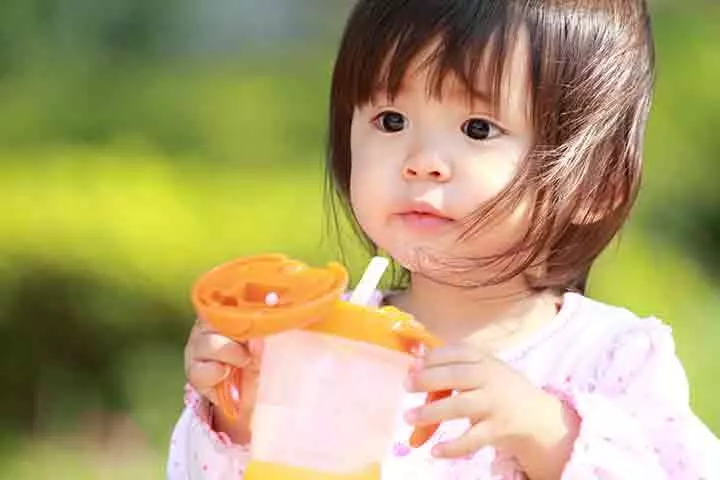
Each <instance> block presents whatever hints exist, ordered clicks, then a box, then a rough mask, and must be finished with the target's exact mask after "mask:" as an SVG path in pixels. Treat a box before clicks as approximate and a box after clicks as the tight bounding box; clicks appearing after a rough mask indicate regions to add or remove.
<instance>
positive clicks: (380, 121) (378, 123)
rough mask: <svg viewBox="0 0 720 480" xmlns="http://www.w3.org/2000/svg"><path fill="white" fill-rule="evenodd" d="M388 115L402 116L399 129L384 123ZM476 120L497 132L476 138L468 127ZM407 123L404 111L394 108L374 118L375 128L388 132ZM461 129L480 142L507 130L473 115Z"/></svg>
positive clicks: (390, 132) (400, 127) (392, 131)
mask: <svg viewBox="0 0 720 480" xmlns="http://www.w3.org/2000/svg"><path fill="white" fill-rule="evenodd" d="M388 115H398V116H400V117H402V118H401V120H402V125H401V126H399V128H398V129H392V128H390V129H388V128H387V125H385V124H384V120H386V119H387V118H388ZM474 121H477V122H483V123H484V125H483V126H484V127H487V130H489V131H490V132H493V131H495V132H496V133H494V134H491V133H488V134H487V136H485V137H483V138H474V137H473V136H472V135H471V134H470V133H469V130H468V129H469V128H470V127H471V122H474ZM407 123H408V122H407V118H406V117H405V116H404V115H403V114H402V113H399V112H397V111H394V110H385V111H382V112H380V113H379V114H378V115H376V116H375V117H373V119H372V124H373V125H374V126H375V128H377V129H378V130H380V131H381V132H383V133H388V134H392V133H398V132H401V131H402V130H404V129H405V128H407ZM396 126H397V125H396ZM460 130H461V131H462V132H463V133H464V134H465V135H466V136H467V137H468V138H470V139H471V140H473V141H478V142H479V141H487V140H492V139H494V138H496V137H498V136H500V135H504V134H505V133H506V132H505V130H504V129H503V128H502V127H500V126H498V125H497V124H495V123H494V122H492V121H490V120H488V119H486V118H482V117H472V118H469V119H468V120H466V121H465V122H463V124H462V125H461V127H460ZM483 130H485V128H484V129H483Z"/></svg>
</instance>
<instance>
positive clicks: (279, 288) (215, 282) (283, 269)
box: [192, 254, 348, 341]
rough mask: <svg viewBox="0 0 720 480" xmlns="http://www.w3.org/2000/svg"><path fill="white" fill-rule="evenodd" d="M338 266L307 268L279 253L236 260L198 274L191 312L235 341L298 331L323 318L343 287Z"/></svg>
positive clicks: (343, 277) (344, 274) (345, 275)
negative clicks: (295, 329)
mask: <svg viewBox="0 0 720 480" xmlns="http://www.w3.org/2000/svg"><path fill="white" fill-rule="evenodd" d="M347 284H348V273H347V270H345V268H344V267H343V266H342V265H340V264H338V263H330V264H328V265H327V266H326V267H325V268H312V267H309V266H308V265H306V264H304V263H302V262H299V261H297V260H292V259H290V258H288V257H287V256H285V255H281V254H269V255H258V256H252V257H246V258H241V259H237V260H234V261H231V262H228V263H225V264H223V265H220V266H218V267H215V268H213V269H212V270H210V271H209V272H207V273H205V274H204V275H202V276H201V277H200V278H199V279H198V281H197V282H196V283H195V285H194V286H193V289H192V302H193V305H194V307H195V310H196V312H197V314H198V315H199V316H200V317H201V318H202V319H204V320H205V321H207V322H208V323H209V324H210V325H211V326H213V327H214V328H215V329H217V330H218V331H220V332H222V333H223V334H224V335H226V336H228V337H230V338H233V339H234V340H237V341H245V340H248V339H250V338H254V337H263V336H268V335H272V334H274V333H278V332H281V331H284V330H289V329H294V328H304V327H306V326H307V325H309V324H310V323H312V322H316V321H318V320H320V319H323V318H325V317H326V316H327V315H328V314H329V313H330V312H331V311H332V309H333V306H334V305H335V303H336V302H337V301H338V300H339V299H340V297H341V296H342V294H343V292H344V291H345V289H346V288H347Z"/></svg>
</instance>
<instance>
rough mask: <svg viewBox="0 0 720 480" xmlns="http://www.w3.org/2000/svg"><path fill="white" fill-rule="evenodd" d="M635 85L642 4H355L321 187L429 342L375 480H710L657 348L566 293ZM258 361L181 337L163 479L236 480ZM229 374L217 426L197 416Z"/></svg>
mask: <svg viewBox="0 0 720 480" xmlns="http://www.w3.org/2000/svg"><path fill="white" fill-rule="evenodd" d="M652 83H653V46H652V38H651V32H650V27H649V20H648V16H647V9H646V5H645V1H644V0H575V1H572V2H570V1H562V0H535V1H528V0H392V1H391V0H360V1H359V2H358V4H357V6H356V7H355V9H354V11H353V13H352V15H351V17H350V19H349V23H348V24H347V27H346V31H345V34H344V38H343V41H342V45H341V47H340V52H339V55H338V58H337V63H336V66H335V71H334V76H333V84H332V96H331V104H330V143H329V147H330V148H329V161H328V175H329V179H330V181H331V184H332V185H333V187H334V189H335V190H334V191H335V192H336V193H337V199H339V200H340V201H341V202H342V204H343V205H344V206H345V207H346V208H347V211H348V212H349V213H350V214H351V218H352V219H353V220H354V221H355V224H356V226H357V227H358V231H359V232H360V233H361V234H362V236H363V239H364V240H365V241H367V243H368V244H369V245H371V246H372V247H373V248H374V249H376V250H381V251H382V252H385V253H386V254H387V255H389V256H390V257H392V258H393V259H394V260H395V261H396V262H397V263H399V264H400V265H401V266H402V267H403V269H404V270H405V271H406V272H407V273H408V277H409V280H408V281H407V282H406V285H405V287H404V288H402V289H399V290H395V291H393V292H392V293H387V294H386V295H384V298H383V299H382V300H381V301H383V302H385V303H388V304H392V305H395V306H397V307H399V308H401V309H403V310H405V311H407V312H410V313H412V314H413V315H414V316H415V318H416V319H417V320H418V321H420V322H422V323H423V324H424V325H425V326H426V327H427V328H428V329H429V330H431V331H432V332H433V333H435V334H436V335H438V336H440V337H441V338H443V339H444V340H445V341H446V342H447V345H448V346H446V347H443V348H438V349H435V350H433V351H429V352H426V353H425V354H423V355H421V356H420V358H419V360H418V362H417V365H415V367H414V368H413V369H412V371H411V372H410V373H409V375H408V379H407V389H408V392H409V393H408V397H407V409H406V411H405V414H404V416H403V418H402V419H398V426H397V443H396V444H395V447H394V449H393V451H392V452H388V457H387V459H386V460H385V462H384V464H383V469H382V475H383V478H384V479H389V480H405V479H410V478H412V479H415V480H421V479H455V478H457V479H482V480H485V479H487V480H490V479H495V480H497V479H521V478H530V479H533V480H545V479H548V480H549V479H560V478H562V479H573V480H574V479H579V480H585V479H613V480H615V479H618V480H639V479H653V480H656V479H657V480H661V479H673V480H676V479H687V480H690V479H693V480H699V479H706V480H710V479H720V442H719V441H718V440H717V438H716V437H715V436H714V435H713V434H712V433H711V432H710V431H709V430H708V429H707V428H706V427H705V426H704V425H703V424H702V423H701V422H700V421H699V420H698V418H697V417H696V416H695V415H694V414H693V412H692V411H691V409H690V407H689V405H688V385H687V380H686V377H685V374H684V371H683V368H682V366H681V365H680V362H679V360H678V359H677V357H676V355H675V352H674V347H673V339H672V336H671V333H670V329H669V328H668V327H666V326H664V325H663V324H662V323H661V322H660V321H658V320H656V319H654V318H647V319H641V318H637V317H636V316H634V315H633V314H632V313H630V312H628V311H626V310H623V309H620V308H616V307H611V306H607V305H603V304H600V303H597V302H595V301H592V300H590V299H588V298H585V297H584V296H582V292H583V289H584V283H585V279H586V277H587V273H588V270H589V267H590V265H591V264H592V262H593V261H594V259H595V258H596V257H597V256H598V254H599V253H600V252H601V251H602V250H603V248H604V247H605V246H606V245H607V244H608V242H609V241H610V240H611V238H612V237H613V236H614V235H615V233H616V232H617V231H618V229H619V228H620V226H621V225H622V223H623V222H624V220H625V219H626V217H627V215H628V212H629V210H630V207H631V205H632V203H633V200H634V198H635V194H636V191H637V188H638V183H639V178H640V164H641V154H642V141H643V134H644V130H645V123H646V119H647V115H648V109H649V106H650V97H651V90H652ZM257 346H258V345H249V346H248V345H240V344H237V343H234V342H232V341H231V340H229V339H227V338H224V337H222V336H220V335H219V334H218V333H216V332H213V331H211V330H210V329H209V328H208V327H207V325H206V324H205V323H204V322H202V320H199V321H198V323H197V324H196V325H195V327H194V328H193V331H192V333H191V335H190V339H189V341H188V344H187V348H186V357H185V362H186V367H187V375H188V381H189V387H188V389H187V395H186V403H187V408H186V409H185V411H184V413H183V414H182V417H181V418H180V420H179V422H178V424H177V426H176V428H175V432H174V435H173V439H172V445H171V450H170V458H169V463H168V478H170V479H186V478H192V479H230V478H242V476H243V468H244V465H245V464H246V462H247V460H248V450H247V445H248V442H249V439H250V433H251V432H250V431H249V429H248V421H247V420H248V418H249V415H250V412H251V410H252V404H253V394H254V389H255V379H256V373H257V359H258V350H259V349H258V348H256V347H257ZM228 365H232V366H235V367H238V368H243V369H244V375H243V379H244V381H243V384H244V385H243V386H242V392H241V394H242V400H243V402H244V404H245V405H246V409H245V410H246V412H245V415H243V420H242V421H240V422H236V423H231V422H229V421H228V419H227V418H225V417H224V416H223V415H222V413H221V412H220V411H219V409H215V408H213V405H214V404H215V403H216V401H217V398H215V397H214V395H213V393H212V388H213V386H214V385H216V384H218V383H219V382H220V381H221V380H222V379H223V378H224V376H225V375H227V373H228V371H229V368H228ZM440 389H453V390H455V391H456V392H458V393H457V394H456V395H454V396H452V397H450V398H446V399H443V400H439V401H436V402H434V403H432V404H429V405H427V406H423V405H422V404H423V400H424V398H425V397H424V392H430V391H437V390H440ZM319 414H321V413H319ZM436 422H442V424H441V427H440V429H439V430H438V432H437V433H436V434H435V436H434V437H433V438H432V439H431V441H430V442H428V443H427V444H426V445H425V446H423V447H421V448H417V449H415V448H411V447H410V446H409V445H408V443H407V442H408V438H409V436H410V432H411V431H412V429H413V427H414V426H416V425H425V424H433V423H436Z"/></svg>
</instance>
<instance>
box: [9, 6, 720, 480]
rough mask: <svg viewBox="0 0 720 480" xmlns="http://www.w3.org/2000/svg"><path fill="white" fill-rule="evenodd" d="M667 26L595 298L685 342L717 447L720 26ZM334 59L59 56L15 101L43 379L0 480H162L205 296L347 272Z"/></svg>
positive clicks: (29, 317) (19, 344)
mask: <svg viewBox="0 0 720 480" xmlns="http://www.w3.org/2000/svg"><path fill="white" fill-rule="evenodd" d="M655 23H656V31H657V32H658V51H659V62H660V73H659V81H658V94H657V100H656V106H655V109H654V113H653V117H652V120H651V124H650V131H649V135H648V151H647V161H646V172H647V175H646V185H645V187H644V190H643V193H642V196H641V199H640V203H639V208H638V210H637V213H636V215H635V216H634V217H633V220H632V222H631V224H630V226H629V228H628V229H627V231H626V232H625V233H624V235H623V236H622V239H621V242H620V243H619V245H618V246H613V247H612V248H610V249H609V250H608V251H607V252H606V254H605V255H604V256H603V259H602V261H601V262H600V264H599V265H598V268H597V269H596V270H595V272H594V274H593V277H592V281H591V293H592V294H593V295H594V296H595V297H598V298H600V299H602V300H606V301H609V302H613V303H617V304H620V305H624V306H627V307H628V308H631V309H633V310H635V311H637V312H638V313H640V314H644V315H651V314H652V315H657V316H659V317H661V318H662V319H663V320H665V321H667V322H669V323H671V324H672V326H673V329H674V332H675V335H676V340H677V343H678V351H679V354H680V356H681V358H682V359H683V361H684V362H685V365H686V367H687V370H688V375H689V377H690V380H691V385H692V389H693V405H694V407H695V408H696V409H697V412H698V413H699V414H700V415H701V416H702V418H703V419H704V420H705V421H706V422H707V423H708V424H709V425H710V427H711V428H712V429H713V430H714V431H715V432H720V412H718V410H717V408H716V406H715V404H714V403H715V402H714V398H715V397H716V395H718V394H720V387H717V384H716V383H715V382H714V376H713V371H712V364H713V353H714V352H715V350H716V349H717V347H718V342H717V338H720V337H719V336H718V335H720V326H719V325H718V323H717V322H715V321H714V319H715V318H716V317H717V315H718V313H719V312H720V295H719V294H718V292H719V291H720V287H719V286H718V281H717V278H716V271H715V270H713V268H712V265H710V264H709V263H708V262H706V261H704V260H705V259H707V258H712V257H708V256H707V255H708V254H707V253H706V252H704V251H703V249H702V248H700V247H701V246H702V245H705V244H701V243H695V242H696V241H697V239H696V238H695V237H694V236H692V235H687V234H686V232H689V231H691V232H692V231H695V230H693V229H696V228H698V227H697V225H698V220H697V218H699V217H697V215H696V213H697V211H698V209H699V208H700V206H704V208H709V207H708V206H710V207H714V208H715V209H717V208H718V207H719V206H720V198H719V197H718V193H717V192H718V191H717V189H716V183H717V178H720V171H718V165H717V162H715V161H714V159H715V158H716V156H717V153H718V152H720V143H719V142H718V140H717V138H716V132H717V131H718V127H720V125H719V124H718V121H719V119H718V116H717V113H716V112H717V106H719V105H720V96H719V93H718V92H719V91H718V89H717V88H715V83H716V82H715V81H714V79H715V78H717V77H718V76H720V53H719V52H718V50H717V49H715V48H714V47H713V45H714V43H713V41H712V40H713V39H714V38H715V37H716V35H717V34H716V33H715V31H716V22H714V21H713V17H712V16H710V15H707V16H703V15H702V13H701V12H700V13H695V14H688V13H686V14H683V15H678V14H677V12H673V14H672V15H669V14H668V15H666V16H660V17H659V18H656V22H655ZM278 58H279V57H278ZM328 59H329V56H323V55H320V54H317V55H315V54H308V55H307V56H306V57H305V58H294V59H293V58H284V59H282V60H278V59H276V61H275V62H274V63H273V62H270V63H269V64H268V63H263V62H262V61H253V62H248V63H246V64H243V65H239V64H230V63H228V64H207V65H201V64H200V65H198V64H192V65H191V64H183V65H157V66H155V65H150V64H143V63H137V64H133V63H119V64H111V63H107V62H106V63H103V62H102V60H99V62H100V63H85V62H84V61H82V60H76V59H72V58H65V57H62V58H58V59H52V58H47V59H45V60H44V61H43V62H42V63H41V64H32V65H30V67H31V68H28V69H27V70H25V71H23V72H21V73H19V74H17V75H16V76H13V77H8V78H5V79H4V80H3V81H1V82H0V101H1V102H2V103H3V115H1V116H0V145H1V146H0V168H2V175H0V196H1V200H2V204H3V208H2V209H0V251H1V252H2V253H3V254H2V255H1V256H0V287H2V288H0V329H2V328H7V329H8V330H2V332H3V335H4V334H5V332H11V333H13V334H15V335H20V336H23V337H22V338H20V337H13V336H10V335H6V336H5V337H4V338H6V339H10V340H6V342H4V343H5V345H4V348H3V351H7V352H10V353H9V354H7V357H3V358H5V359H6V361H12V362H14V363H17V364H19V365H22V364H23V363H24V364H28V365H32V368H34V369H35V370H30V373H28V374H27V375H26V376H20V377H18V379H17V382H18V383H16V384H11V385H14V386H11V387H8V386H7V385H5V386H6V388H9V389H10V390H11V391H12V388H18V389H20V388H21V387H22V386H23V385H25V384H26V383H32V386H33V388H32V389H28V390H22V391H23V392H25V393H24V395H27V398H21V399H20V400H19V401H20V402H25V403H33V405H32V413H33V415H32V420H33V423H32V425H31V428H30V429H29V430H27V429H17V428H13V429H10V428H8V429H5V430H2V429H1V428H0V478H8V479H10V478H22V479H44V478H51V477H52V478H74V479H75V478H77V479H116V478H117V479H119V478H136V479H138V480H140V479H143V478H159V477H162V470H163V463H164V459H165V449H166V443H167V439H168V436H169V431H170V428H172V426H173V424H174V422H175V420H176V418H177V415H178V414H179V410H180V408H181V404H180V402H181V389H182V383H183V373H182V364H181V362H182V344H183V341H184V335H185V333H186V332H187V329H188V328H189V324H190V322H191V319H192V311H191V309H190V307H189V304H188V300H187V298H188V292H189V288H190V285H191V283H192V281H193V280H194V279H195V278H196V276H197V275H198V274H200V273H202V272H203V271H205V270H206V269H207V268H209V267H210V266H212V265H215V264H217V263H219V262H222V261H225V260H227V259H229V258H233V257H236V256H239V255H244V254H250V253H258V252H268V251H283V252H286V253H288V254H290V255H293V256H297V257H300V258H303V259H306V260H307V261H309V262H313V263H321V262H325V261H328V260H331V259H335V258H337V253H336V250H335V248H334V246H333V243H332V241H330V240H331V239H327V238H325V239H324V233H323V218H322V216H323V211H322V188H321V185H322V172H321V165H322V157H323V133H324V129H325V126H324V112H325V108H326V100H325V97H326V90H327V85H328V78H327V77H328V74H329V61H328ZM97 61H98V60H97V59H96V60H94V62H97ZM710 246H711V247H713V246H714V247H717V245H716V244H712V243H710ZM705 248H707V247H705ZM18 316H20V317H18ZM27 348H31V349H32V350H30V351H27V350H26V349H27ZM79 354H82V355H86V356H87V357H82V356H81V357H80V358H79V360H73V355H75V356H77V355H79ZM19 359H21V360H19ZM88 359H89V360H88ZM73 362H76V363H73ZM83 365H85V366H86V369H87V371H85V370H78V368H80V367H82V366H83ZM8 371H10V370H8ZM98 379H107V380H106V382H107V385H105V384H103V385H104V386H98V385H97V382H98V381H99V380H98ZM101 387H102V388H101ZM18 391H21V390H18ZM15 393H16V395H17V394H18V393H17V392H15ZM18 405H20V404H18ZM6 413H9V414H10V415H8V416H9V417H11V416H13V414H15V413H17V412H15V411H10V412H6ZM9 420H12V419H9ZM10 423H11V424H12V422H10Z"/></svg>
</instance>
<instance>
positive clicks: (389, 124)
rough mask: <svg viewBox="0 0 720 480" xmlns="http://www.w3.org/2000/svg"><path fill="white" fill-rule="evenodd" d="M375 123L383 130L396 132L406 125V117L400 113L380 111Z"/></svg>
mask: <svg viewBox="0 0 720 480" xmlns="http://www.w3.org/2000/svg"><path fill="white" fill-rule="evenodd" d="M375 124H376V125H377V127H378V128H379V129H380V130H382V131H383V132H387V133H397V132H400V131H402V130H404V129H405V127H407V119H406V118H405V116H404V115H403V114H402V113H398V112H382V113H381V114H380V115H378V116H377V117H376V118H375Z"/></svg>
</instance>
